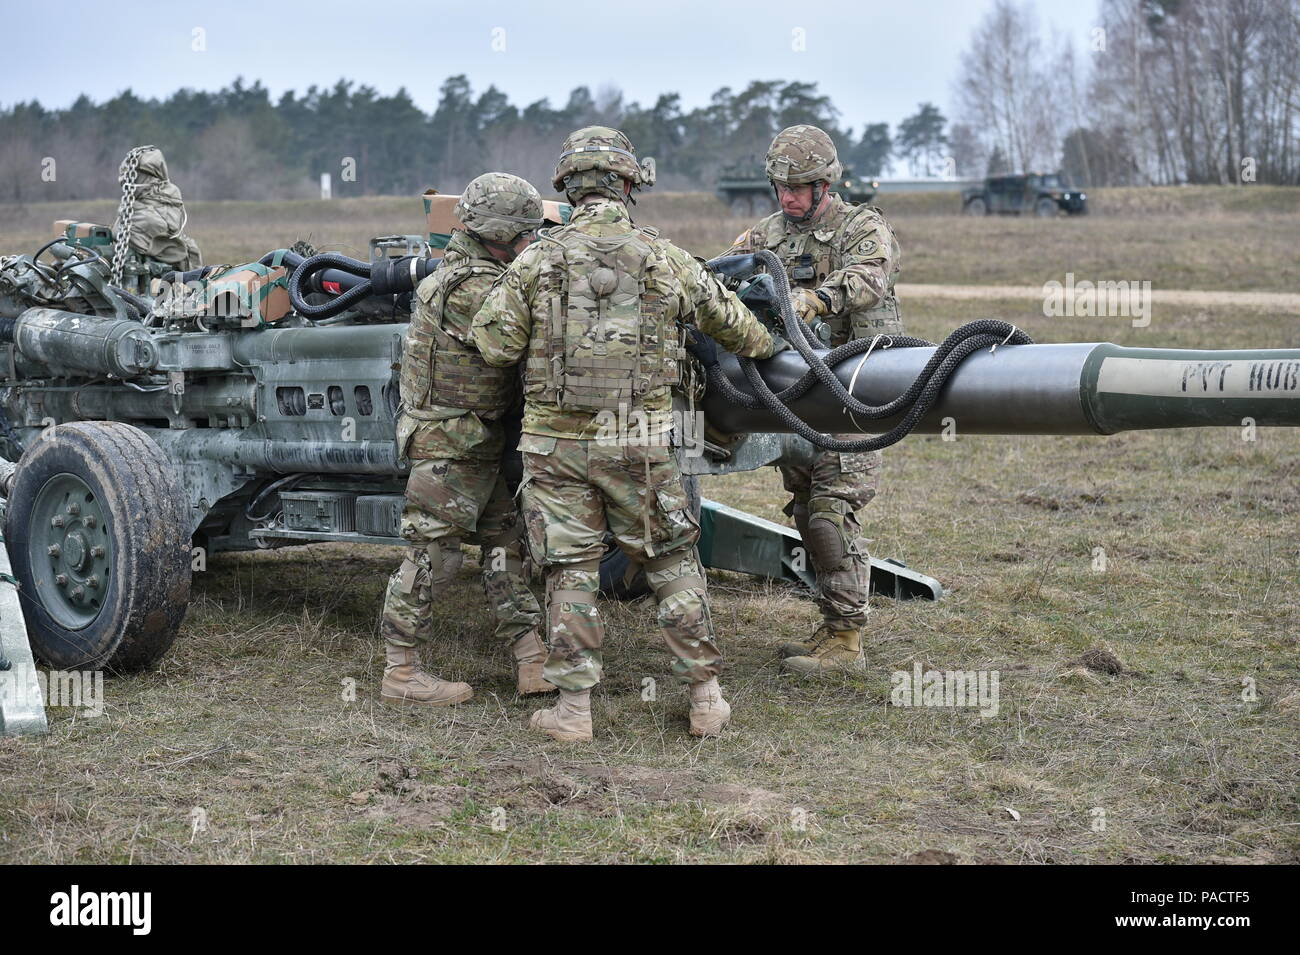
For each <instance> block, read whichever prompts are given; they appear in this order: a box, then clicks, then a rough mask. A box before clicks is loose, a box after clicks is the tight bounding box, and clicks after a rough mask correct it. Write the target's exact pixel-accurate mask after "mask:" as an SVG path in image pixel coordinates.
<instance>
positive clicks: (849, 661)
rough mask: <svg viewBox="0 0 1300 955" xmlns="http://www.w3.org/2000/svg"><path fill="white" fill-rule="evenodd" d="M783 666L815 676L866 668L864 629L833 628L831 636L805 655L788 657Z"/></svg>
mask: <svg viewBox="0 0 1300 955" xmlns="http://www.w3.org/2000/svg"><path fill="white" fill-rule="evenodd" d="M781 666H782V667H784V668H785V669H787V670H790V671H792V672H794V673H802V674H804V675H806V676H814V675H816V674H819V673H826V672H829V671H831V670H865V669H866V667H867V664H866V661H865V660H864V659H863V658H862V630H861V629H859V628H857V627H854V628H853V629H852V630H832V631H831V632H830V638H829V639H828V640H824V641H822V642H821V644H820V645H818V647H817V648H816V649H815V650H813V651H812V652H811V653H809V654H806V655H804V656H797V657H786V658H785V659H784V660H782V661H781Z"/></svg>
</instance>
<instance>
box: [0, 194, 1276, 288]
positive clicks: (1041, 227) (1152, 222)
mask: <svg viewBox="0 0 1300 955" xmlns="http://www.w3.org/2000/svg"><path fill="white" fill-rule="evenodd" d="M1093 198H1094V199H1095V200H1096V203H1095V205H1096V212H1095V214H1093V215H1089V216H1084V217H1080V218H1072V219H1066V218H1061V219H1050V220H1041V219H1037V218H1034V217H1025V218H1017V217H1006V216H992V217H982V218H978V219H977V218H971V217H966V216H959V215H956V214H955V213H956V209H957V207H958V206H959V203H958V201H957V199H956V198H955V196H954V195H948V194H943V193H931V194H915V195H900V196H894V197H882V198H881V205H882V206H883V207H884V209H885V211H886V212H887V213H888V214H889V216H890V218H891V221H892V222H893V224H894V227H895V229H896V230H897V232H898V235H899V240H900V242H901V244H902V248H903V280H904V281H906V282H909V283H938V284H945V285H1005V284H1018V285H1028V284H1032V285H1038V284H1041V283H1043V282H1046V281H1048V280H1051V279H1056V280H1057V281H1064V279H1065V274H1066V273H1067V272H1073V273H1074V275H1075V278H1076V280H1083V279H1088V280H1091V281H1097V280H1121V279H1129V280H1137V281H1149V282H1151V283H1152V286H1153V287H1154V288H1157V289H1224V290H1230V291H1242V290H1254V291H1265V290H1271V291H1297V290H1300V258H1297V256H1296V254H1295V249H1296V247H1297V245H1298V244H1300V215H1298V214H1297V213H1300V189H1297V188H1287V187H1276V186H1242V187H1237V188H1233V187H1209V186H1198V187H1187V188H1182V189H1179V188H1168V189H1115V190H1101V191H1100V192H1099V193H1097V194H1096V195H1094V196H1093ZM116 208H117V205H116V203H115V202H110V201H106V200H94V201H89V202H83V203H39V204H32V205H26V206H12V205H10V206H3V205H0V236H2V237H3V239H4V246H3V248H4V249H5V251H6V252H7V251H19V250H21V251H28V252H30V251H33V250H35V249H36V248H37V247H38V246H39V245H40V244H41V243H42V242H44V241H45V240H46V239H48V238H49V237H50V235H51V232H50V224H51V223H52V222H54V221H55V220H56V219H64V218H77V219H86V220H90V221H94V222H105V223H110V224H111V222H112V219H113V216H114V214H115V211H116ZM634 214H635V216H636V218H637V220H638V221H639V222H643V223H645V224H647V225H656V226H659V227H661V228H662V229H663V232H664V235H665V236H667V237H668V238H671V239H672V240H673V241H674V242H677V243H678V244H680V245H683V246H685V247H686V248H688V249H690V250H691V251H692V252H695V253H696V254H699V255H705V256H709V255H715V254H717V253H719V252H721V251H723V250H724V249H726V248H727V246H728V245H729V244H730V243H731V240H732V239H734V238H735V237H736V236H737V235H739V234H740V233H741V232H742V231H743V230H744V229H746V228H747V227H748V226H749V225H752V223H751V222H749V221H747V220H746V219H741V218H736V217H734V216H732V215H730V213H729V212H728V211H727V210H726V208H725V207H724V206H723V205H722V204H721V203H720V202H718V201H717V200H716V199H715V198H713V196H712V195H708V194H701V193H662V194H655V193H653V192H651V193H648V194H647V195H646V196H645V197H644V198H643V199H641V201H640V202H639V204H638V205H637V207H636V209H635V210H634ZM189 223H190V224H189V226H188V231H189V233H190V234H191V235H193V236H194V237H195V238H196V239H197V240H198V242H199V245H200V247H201V248H202V249H203V254H204V261H206V262H230V263H235V262H251V261H254V260H256V259H257V258H259V257H260V256H261V255H262V254H263V253H265V252H267V251H268V250H269V249H271V248H274V247H276V246H279V245H291V244H292V243H293V242H294V241H295V240H297V239H305V240H307V241H309V242H311V243H312V244H313V245H315V246H316V247H317V248H319V249H322V250H324V249H330V250H338V251H342V252H345V253H347V254H350V255H354V256H358V257H360V258H366V255H367V242H368V241H369V239H370V238H371V237H372V236H377V235H390V234H393V233H407V232H410V233H418V232H420V231H422V229H423V213H422V207H421V203H420V199H419V197H418V196H411V197H410V198H401V197H397V198H394V197H383V198H373V199H338V200H333V201H329V202H321V201H318V200H317V201H313V200H298V201H293V202H264V203H257V202H195V203H191V204H190V206H189Z"/></svg>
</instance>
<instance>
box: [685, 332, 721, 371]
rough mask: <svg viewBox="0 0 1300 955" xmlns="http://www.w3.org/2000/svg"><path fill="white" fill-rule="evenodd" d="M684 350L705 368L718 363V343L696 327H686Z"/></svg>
mask: <svg viewBox="0 0 1300 955" xmlns="http://www.w3.org/2000/svg"><path fill="white" fill-rule="evenodd" d="M686 350H687V351H689V352H690V353H691V354H692V355H694V356H695V357H696V358H698V359H699V362H700V364H701V365H703V366H704V367H705V368H712V367H713V366H714V365H716V364H717V363H718V343H717V342H715V341H714V340H713V339H712V338H710V337H709V336H708V335H706V334H704V332H702V331H700V330H699V329H698V328H688V329H686Z"/></svg>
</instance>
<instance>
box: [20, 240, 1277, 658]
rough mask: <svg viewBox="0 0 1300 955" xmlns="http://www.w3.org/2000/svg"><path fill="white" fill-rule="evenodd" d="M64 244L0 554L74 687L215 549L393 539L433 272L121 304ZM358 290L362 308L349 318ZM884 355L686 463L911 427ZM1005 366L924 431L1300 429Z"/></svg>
mask: <svg viewBox="0 0 1300 955" xmlns="http://www.w3.org/2000/svg"><path fill="white" fill-rule="evenodd" d="M72 232H73V229H72V227H69V228H68V235H67V237H66V239H64V240H59V241H56V242H55V243H52V244H51V245H50V246H48V247H47V248H48V249H49V251H50V254H51V255H52V256H53V257H54V258H55V259H56V260H57V262H56V264H54V265H47V264H43V263H40V262H38V261H36V259H37V258H38V257H37V256H33V257H28V256H11V257H6V258H5V259H3V260H0V361H2V362H3V375H4V382H3V388H4V392H3V396H2V398H0V442H2V443H3V445H4V451H5V454H4V456H5V457H6V458H8V459H10V460H18V455H19V453H22V458H21V461H20V462H19V467H18V469H17V473H16V474H15V475H13V477H12V480H11V482H10V484H9V487H8V488H7V494H6V496H7V497H8V502H7V518H6V533H5V537H6V544H7V546H8V548H9V556H10V559H11V562H12V566H13V576H14V578H15V579H16V580H17V581H18V584H19V588H20V589H19V595H20V598H21V603H22V609H23V611H24V613H25V616H26V628H27V631H28V633H29V635H30V637H31V641H32V647H33V649H34V650H35V652H36V655H37V656H38V657H39V658H40V659H41V660H43V661H45V662H47V663H49V664H50V665H53V666H56V667H58V668H60V669H72V668H77V667H82V668H86V667H111V668H119V669H124V668H131V667H140V666H144V665H147V664H149V663H151V662H153V661H155V660H157V659H158V657H159V656H160V655H161V654H162V653H164V652H165V651H166V649H167V647H168V646H169V645H170V643H171V642H172V640H173V639H174V637H175V635H176V632H177V630H178V628H179V625H180V622H181V619H182V618H183V616H184V612H185V606H186V603H187V601H188V596H189V586H190V577H191V571H192V569H194V568H195V567H201V566H202V563H203V561H205V560H206V559H207V557H208V556H209V555H211V554H213V553H216V552H219V551H225V550H239V549H249V548H257V547H272V546H281V545H285V544H292V543H303V542H312V541H355V542H370V543H387V544H392V543H397V542H398V541H399V536H398V528H399V521H400V513H401V504H402V491H403V486H404V482H405V476H406V466H405V462H403V461H402V460H400V459H399V457H398V449H397V447H396V442H395V424H396V415H397V412H398V401H399V392H398V383H397V382H398V377H397V375H398V368H399V365H400V361H401V354H402V341H403V336H404V334H405V331H406V324H405V321H404V318H405V315H406V313H404V311H403V308H404V307H405V303H404V302H403V296H406V302H409V294H408V293H409V290H410V288H411V287H412V286H413V285H414V283H415V281H417V280H418V277H419V276H420V275H422V274H424V273H425V272H427V271H428V270H429V269H431V268H435V267H436V262H431V261H428V259H429V256H428V255H424V254H415V255H412V254H409V253H410V243H407V244H406V246H405V247H404V248H403V250H402V251H403V252H404V253H407V254H404V255H403V256H401V257H399V258H398V259H397V260H395V261H394V260H389V259H387V258H386V257H385V256H383V255H379V256H378V257H376V259H375V261H372V262H371V263H361V262H356V261H355V260H347V259H345V258H344V257H341V256H327V257H316V256H312V257H308V258H303V257H301V256H294V255H292V254H291V253H287V252H284V250H280V251H278V252H276V253H268V255H267V256H264V257H263V259H262V260H260V261H259V262H258V263H250V264H249V265H247V266H241V267H239V268H236V269H233V270H231V269H224V270H222V269H218V270H209V271H207V272H206V273H205V274H202V275H192V274H190V275H173V276H171V277H170V281H171V283H172V286H171V287H170V288H169V287H168V285H167V282H166V281H164V282H163V283H162V284H161V285H160V286H159V287H156V288H154V289H153V290H152V291H153V294H151V295H143V294H140V295H137V294H132V293H128V292H126V291H125V290H120V289H115V288H114V287H113V286H111V285H110V284H109V282H108V280H107V272H106V264H105V263H104V261H103V259H102V258H101V257H99V256H98V255H96V254H93V251H92V252H87V251H86V250H83V249H80V248H79V247H78V245H77V242H76V240H75V238H74V237H73V236H72ZM43 251H44V250H43ZM423 251H426V252H427V250H423ZM38 255H39V253H38ZM289 267H292V269H293V274H292V275H290V274H289ZM324 269H329V270H331V271H330V272H329V274H328V276H327V277H325V278H322V277H321V275H320V274H319V273H320V271H321V270H324ZM724 271H725V269H724ZM313 276H315V278H314V279H313ZM403 276H405V278H403ZM362 285H368V290H367V291H366V292H365V294H360V293H358V294H355V295H354V294H352V292H354V291H356V290H357V289H358V288H360V287H361V286H362ZM280 290H283V291H284V292H286V293H287V294H285V295H283V296H279V291H280ZM277 296H279V297H278V298H277ZM349 296H350V297H349ZM232 298H233V300H234V304H233V306H232V304H231V299H232ZM786 330H787V331H788V330H789V326H788V324H787V329H786ZM972 340H973V339H972ZM981 340H982V339H981ZM1006 340H1007V341H1008V342H1010V341H1012V340H1018V339H1013V338H1012V337H1011V336H1008V338H1007V339H1006ZM891 344H892V343H890V342H889V341H882V342H877V343H870V344H865V343H864V345H863V347H861V348H858V349H857V350H856V351H855V352H853V354H845V353H844V352H843V351H842V350H836V351H835V352H825V351H808V350H807V349H806V348H804V347H800V348H796V349H790V350H787V351H785V352H783V353H781V354H778V355H776V356H775V357H773V358H771V359H768V360H765V361H760V362H756V363H754V364H753V365H752V366H750V367H749V368H746V367H744V366H743V365H742V363H741V362H739V361H738V360H737V359H735V358H734V357H733V356H729V355H726V354H724V355H723V356H722V358H721V363H720V365H719V366H718V370H717V371H716V372H715V373H714V375H713V376H712V378H711V383H710V386H709V389H708V391H707V393H706V394H705V395H704V398H703V401H702V408H703V411H704V416H705V419H706V424H707V431H706V434H705V440H703V441H702V442H701V446H700V447H699V449H698V450H699V451H700V452H701V453H699V454H683V455H682V465H683V470H684V472H686V473H687V474H688V475H691V476H698V475H701V474H718V473H725V472H731V471H740V470H751V469H754V468H757V467H761V466H764V465H769V464H774V463H777V462H778V461H791V460H796V459H798V458H800V457H806V456H807V455H810V454H811V453H812V445H811V444H809V443H808V441H806V440H805V439H804V438H802V437H799V436H797V435H795V434H791V433H789V431H790V429H791V427H792V425H791V420H792V419H791V415H794V416H797V421H798V424H799V426H800V427H801V428H804V429H807V428H809V427H811V429H812V430H815V431H824V432H831V433H835V434H878V433H880V432H881V431H884V430H886V429H887V428H890V427H892V426H893V424H894V423H895V422H896V421H899V420H902V419H903V418H904V417H906V415H907V414H908V413H909V412H907V411H904V410H900V411H899V412H898V414H895V415H892V416H885V417H875V418H865V419H864V418H862V417H861V416H860V415H859V414H858V413H857V412H849V411H847V410H846V407H845V400H844V396H849V397H850V398H851V399H852V401H853V402H855V403H856V405H858V406H860V407H862V406H871V407H879V406H888V405H889V404H890V403H891V402H892V401H895V400H897V398H898V396H899V395H900V394H903V393H904V392H905V391H906V390H907V389H908V388H909V385H910V384H911V383H912V382H913V379H915V378H916V377H917V375H918V373H920V372H922V371H923V370H924V369H925V368H926V367H927V363H930V362H931V358H932V356H934V355H935V354H936V349H935V348H934V347H933V346H925V347H896V345H894V346H893V347H891ZM994 345H995V346H996V347H987V348H985V347H980V348H979V349H978V350H973V351H971V352H970V353H969V354H967V355H965V357H964V359H963V360H961V361H960V362H959V363H958V364H956V365H955V366H954V367H953V368H952V369H951V370H950V373H949V374H947V377H946V378H945V379H944V380H943V381H942V382H941V386H935V387H933V388H931V389H930V391H929V392H928V393H929V394H930V398H929V399H923V400H931V399H932V404H930V405H929V406H927V407H925V410H924V414H922V415H920V416H919V417H918V418H917V419H916V420H915V421H913V422H912V425H913V427H914V430H917V431H937V430H940V429H942V428H945V427H951V426H954V425H955V427H956V428H957V429H959V430H960V431H962V432H965V433H970V434H979V433H983V434H1081V433H1100V434H1107V433H1112V432H1114V431H1120V430H1125V429H1133V428H1165V427H1189V426H1208V425H1228V424H1238V423H1240V421H1241V420H1242V419H1243V418H1246V417H1250V418H1253V419H1254V420H1255V422H1256V423H1257V424H1259V425H1262V426H1268V425H1281V426H1291V425H1296V424H1300V351H1294V350H1264V351H1230V352H1214V351H1185V350H1162V349H1127V348H1119V347H1117V346H1114V345H1108V344H1093V345H1077V344H1071V345H1028V344H1025V345H1016V344H1011V343H1008V344H1005V345H1001V344H999V343H998V342H997V341H996V336H995V341H994ZM943 347H947V346H946V345H945V346H943ZM809 357H811V358H812V359H813V362H812V364H814V365H815V364H816V363H817V362H820V361H823V360H825V359H827V358H829V359H831V365H830V366H829V367H830V372H829V373H830V374H832V375H833V378H834V382H831V383H828V382H827V380H826V379H819V380H817V381H815V382H812V383H811V384H809V385H808V386H807V387H805V388H802V390H800V388H799V387H796V386H797V385H799V383H800V382H801V381H812V379H811V378H810V377H809V376H810V375H811V374H812V373H811V372H810V362H809ZM719 376H720V377H719ZM755 376H757V378H756V377H755ZM756 382H758V383H765V384H764V385H763V388H764V389H766V390H768V391H770V392H775V393H777V394H778V395H779V394H781V393H787V394H791V395H794V393H795V392H798V394H797V395H794V397H792V398H791V399H790V400H789V402H788V408H786V407H785V406H781V407H778V408H777V409H776V410H774V409H773V408H772V407H770V406H760V407H748V406H746V405H747V404H750V405H752V404H755V394H756V391H755V385H756ZM832 385H833V387H832ZM737 396H739V397H740V398H741V399H748V400H741V401H740V403H736V402H737ZM759 404H760V405H761V402H759ZM912 407H920V406H919V405H916V404H915V403H913V405H912ZM692 492H693V493H696V492H695V491H694V488H692ZM701 511H702V513H701V523H702V525H703V527H704V529H705V531H706V533H705V536H704V538H703V540H702V541H701V552H702V556H703V557H704V558H705V562H706V564H708V565H709V566H712V567H717V568H727V569H733V570H739V571H745V572H750V573H762V574H766V575H769V576H773V577H784V578H787V579H791V580H802V581H804V582H809V580H810V577H809V572H808V571H807V570H806V569H803V568H802V566H801V565H800V564H799V563H798V562H797V561H795V560H794V559H793V555H792V552H793V549H794V547H795V545H797V544H798V537H797V536H796V535H795V533H794V532H793V531H792V530H790V529H788V528H782V527H779V526H778V525H774V524H769V523H768V522H763V521H758V520H756V519H753V518H750V517H749V516H748V515H744V514H743V513H741V512H739V511H735V510H733V509H731V508H726V507H723V506H722V505H717V504H713V503H712V502H704V503H703V504H702V506H701ZM620 559H622V558H621V554H620V553H619V552H617V551H614V552H613V553H612V554H611V557H610V559H609V560H608V561H607V564H608V566H607V568H606V570H607V573H606V575H605V577H606V583H607V584H608V585H609V588H610V589H611V590H613V591H615V592H626V588H625V580H624V574H623V573H622V572H621V571H622V567H620V565H619V561H620ZM873 584H874V585H875V587H876V589H877V591H878V592H882V593H887V594H889V595H891V596H896V597H911V596H930V597H934V596H937V595H938V593H939V592H940V591H939V587H938V584H937V583H936V582H935V581H933V580H931V579H930V578H927V577H924V575H920V574H917V573H915V572H913V571H910V570H909V569H907V568H905V567H903V566H902V565H898V564H896V563H893V562H890V561H883V560H878V561H874V562H873Z"/></svg>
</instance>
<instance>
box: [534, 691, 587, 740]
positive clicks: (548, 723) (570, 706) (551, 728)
mask: <svg viewBox="0 0 1300 955" xmlns="http://www.w3.org/2000/svg"><path fill="white" fill-rule="evenodd" d="M528 728H529V729H530V730H536V731H537V732H539V733H545V734H546V735H547V736H549V737H550V738H551V739H556V740H559V741H560V742H561V743H590V742H591V690H560V701H559V702H558V703H556V704H555V705H554V706H552V707H551V708H550V709H549V710H538V711H537V712H536V713H534V714H533V715H532V718H531V719H529V721H528Z"/></svg>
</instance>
